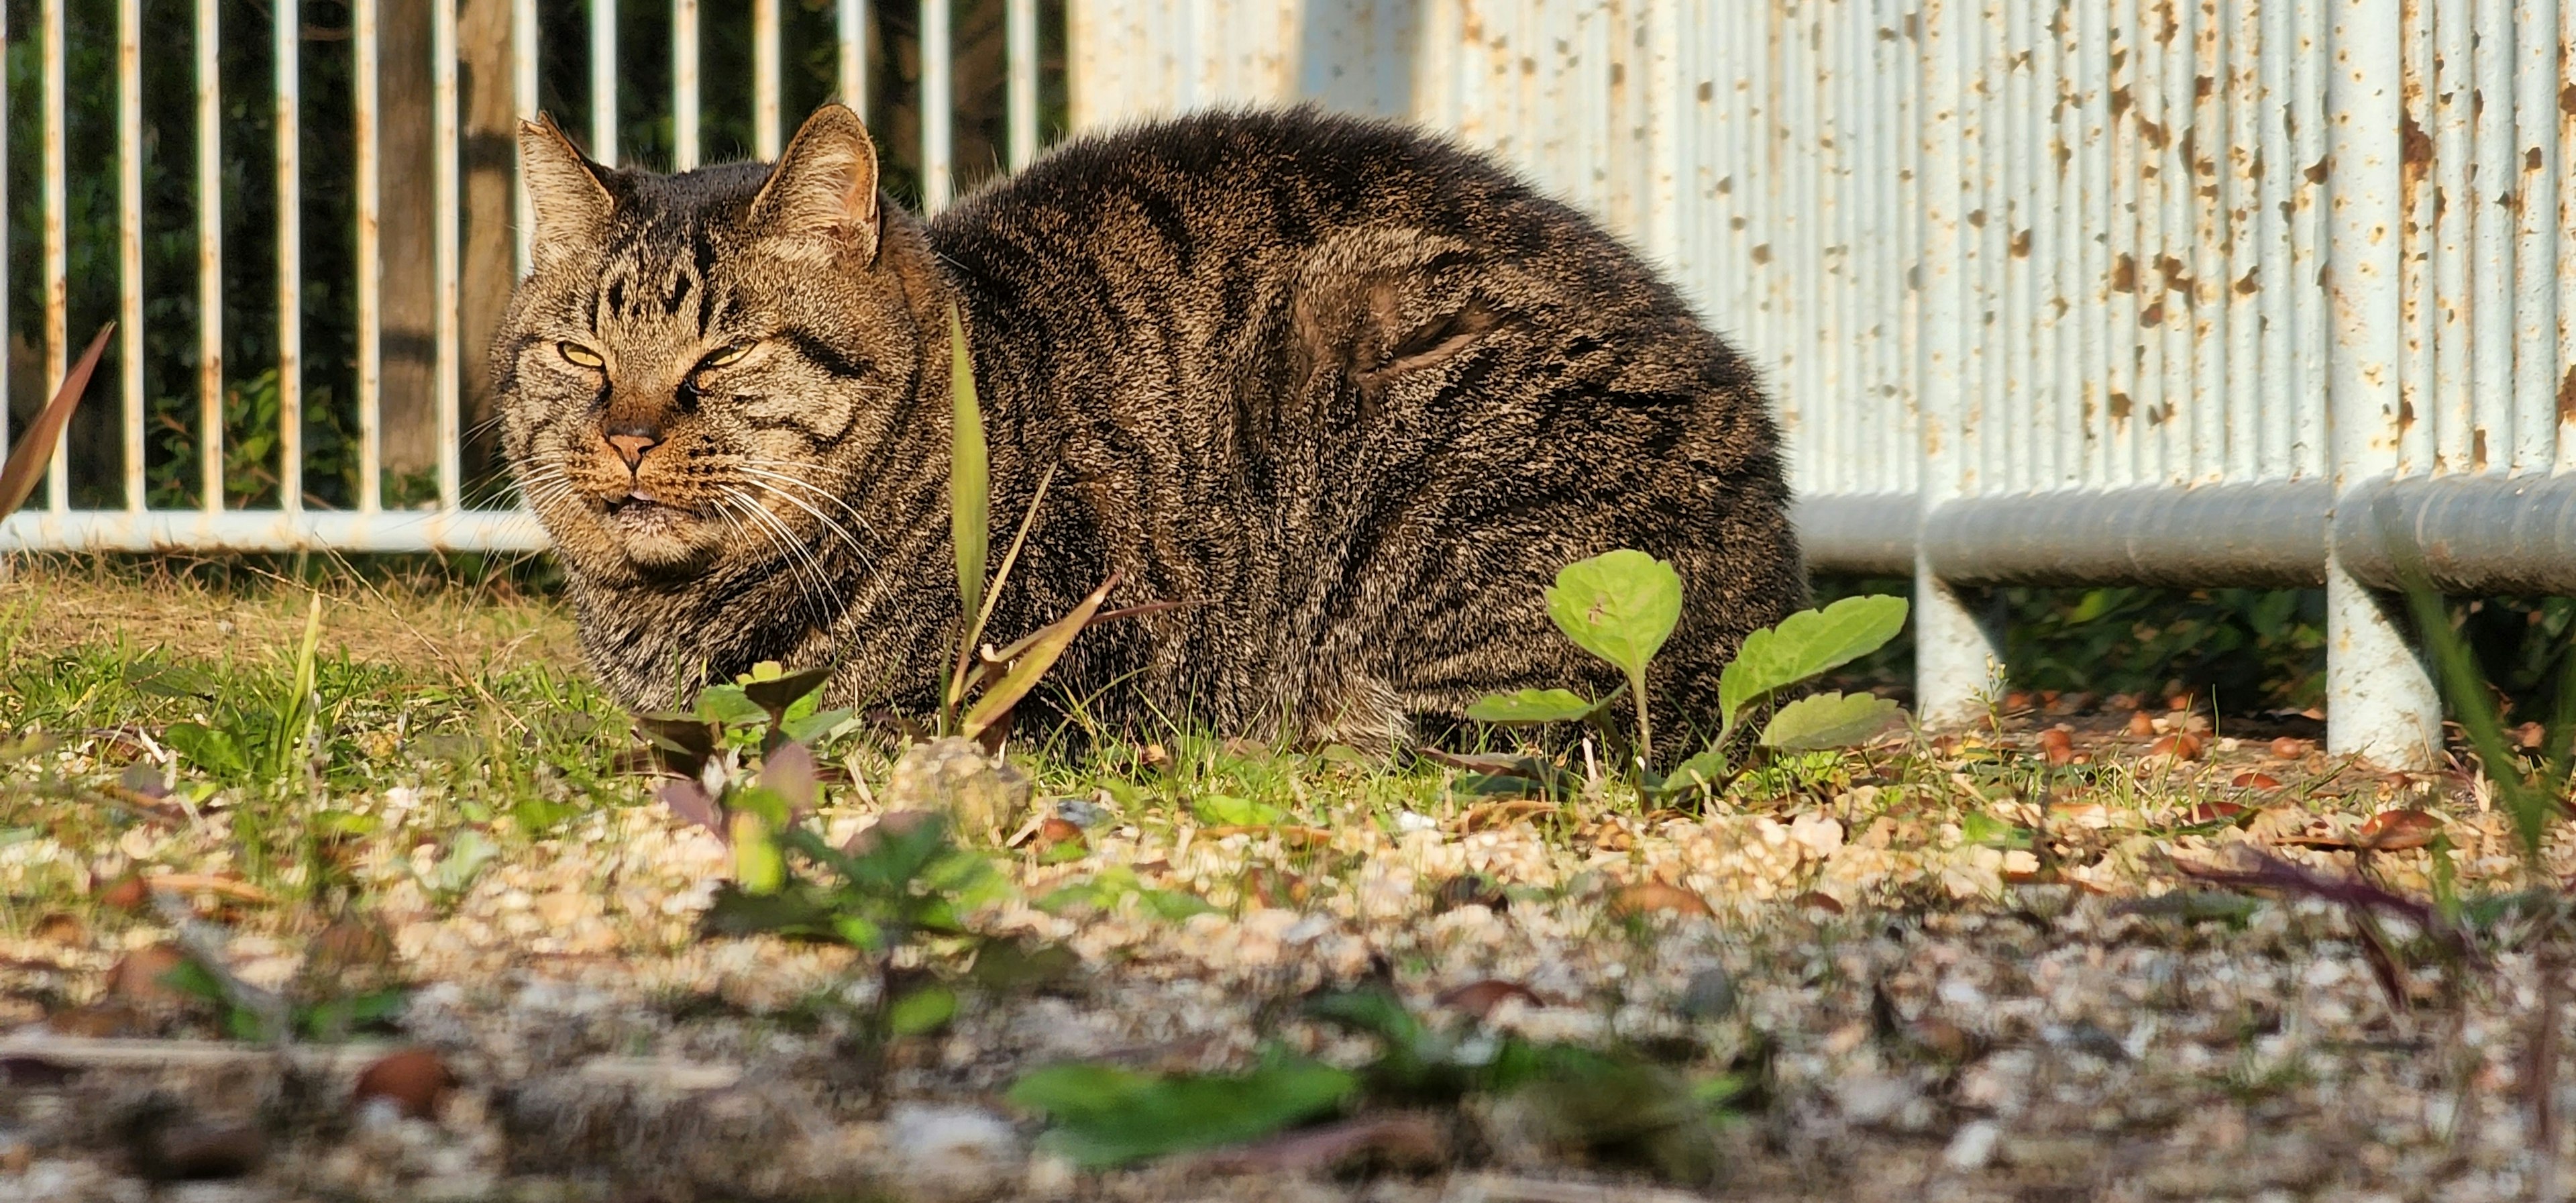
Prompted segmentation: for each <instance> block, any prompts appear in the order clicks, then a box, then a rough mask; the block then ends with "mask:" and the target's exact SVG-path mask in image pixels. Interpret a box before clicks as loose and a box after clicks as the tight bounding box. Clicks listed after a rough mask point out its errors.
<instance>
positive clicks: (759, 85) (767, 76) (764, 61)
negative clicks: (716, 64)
mask: <svg viewBox="0 0 2576 1203" xmlns="http://www.w3.org/2000/svg"><path fill="white" fill-rule="evenodd" d="M778 124H779V113H778V0H751V149H752V154H753V155H754V156H756V157H758V158H761V159H765V160H768V159H776V158H777V157H778V148H779V132H778Z"/></svg>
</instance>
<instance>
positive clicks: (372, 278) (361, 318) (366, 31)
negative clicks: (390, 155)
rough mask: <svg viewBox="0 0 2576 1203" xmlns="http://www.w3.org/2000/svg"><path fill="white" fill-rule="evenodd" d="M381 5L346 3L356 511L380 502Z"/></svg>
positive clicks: (364, 0)
mask: <svg viewBox="0 0 2576 1203" xmlns="http://www.w3.org/2000/svg"><path fill="white" fill-rule="evenodd" d="M378 2H379V0H351V2H350V5H349V53H350V74H351V76H352V77H353V78H352V79H351V84H352V89H351V91H352V95H351V97H350V104H349V107H350V125H351V126H352V132H353V133H354V135H355V139H354V140H355V142H356V146H355V148H354V153H353V154H352V155H351V156H350V157H351V158H352V159H353V160H354V161H355V164H356V174H357V180H356V184H357V208H358V230H357V259H358V261H357V264H356V267H357V273H358V287H357V292H358V331H357V334H358V512H359V513H362V514H372V513H375V512H376V510H377V509H378V508H379V507H381V506H382V505H383V504H384V496H385V494H384V478H385V473H384V445H385V439H384V416H383V415H384V391H385V387H384V386H385V366H384V365H385V359H384V342H385V340H384V333H385V331H384V324H385V307H384V280H385V262H384V250H383V247H384V178H383V176H381V175H380V174H379V173H378V170H377V168H378V164H379V163H380V162H381V161H382V157H383V156H382V151H383V145H384V142H383V139H384V127H383V124H382V114H381V113H380V112H379V110H378V109H377V105H376V101H377V96H376V75H377V73H378V72H379V71H381V70H383V60H382V58H381V56H380V54H379V51H380V49H381V43H380V42H379V41H378V40H377V32H378V27H377V21H376V16H377V12H376V6H377V4H378Z"/></svg>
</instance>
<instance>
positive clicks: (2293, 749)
mask: <svg viewBox="0 0 2576 1203" xmlns="http://www.w3.org/2000/svg"><path fill="white" fill-rule="evenodd" d="M2316 750H2317V741H2315V740H2313V739H2298V738H2295V737H2292V736H2288V735H2284V736H2282V737H2281V738H2279V739H2276V740H2273V741H2272V755H2274V756H2276V757H2279V758H2280V759H2282V760H2299V759H2302V758H2304V757H2306V756H2307V754H2308V753H2310V752H2313V751H2316Z"/></svg>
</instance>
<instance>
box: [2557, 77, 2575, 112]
mask: <svg viewBox="0 0 2576 1203" xmlns="http://www.w3.org/2000/svg"><path fill="white" fill-rule="evenodd" d="M2558 111H2559V112H2562V113H2566V114H2569V115H2571V116H2576V84H2569V85H2567V86H2566V87H2563V88H2560V89H2558Z"/></svg>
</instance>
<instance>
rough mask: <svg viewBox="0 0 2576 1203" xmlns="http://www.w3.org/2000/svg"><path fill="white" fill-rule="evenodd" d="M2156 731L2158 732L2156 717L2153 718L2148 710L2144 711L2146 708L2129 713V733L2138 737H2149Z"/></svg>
mask: <svg viewBox="0 0 2576 1203" xmlns="http://www.w3.org/2000/svg"><path fill="white" fill-rule="evenodd" d="M2155 733H2156V720H2155V719H2153V718H2150V717H2148V715H2147V712H2146V711H2144V710H2138V711H2133V712H2131V713H2130V715H2129V734H2130V735H2132V736H2135V737H2136V738H2139V739H2145V738H2147V737H2148V736H2150V735H2153V734H2155Z"/></svg>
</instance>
